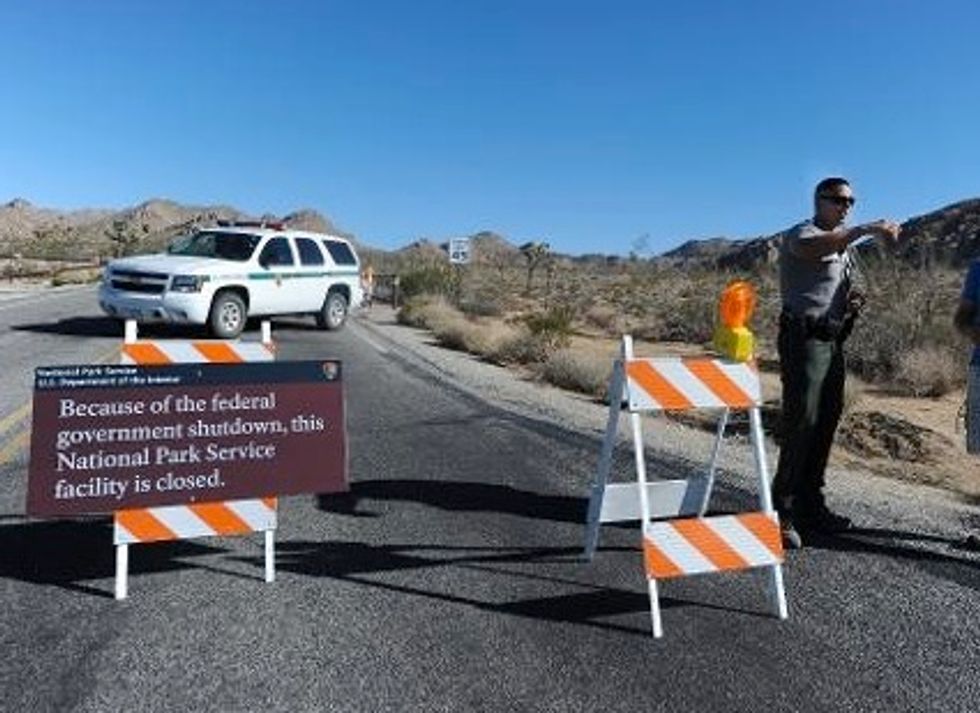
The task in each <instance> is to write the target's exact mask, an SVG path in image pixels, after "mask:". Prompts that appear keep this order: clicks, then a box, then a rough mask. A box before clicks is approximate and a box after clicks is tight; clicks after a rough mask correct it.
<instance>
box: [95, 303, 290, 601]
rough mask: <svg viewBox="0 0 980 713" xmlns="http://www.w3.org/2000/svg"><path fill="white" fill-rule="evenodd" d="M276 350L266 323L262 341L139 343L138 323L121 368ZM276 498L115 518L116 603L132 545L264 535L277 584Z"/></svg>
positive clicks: (265, 355)
mask: <svg viewBox="0 0 980 713" xmlns="http://www.w3.org/2000/svg"><path fill="white" fill-rule="evenodd" d="M275 358H276V348H275V345H274V344H273V342H272V329H271V326H270V324H269V322H263V323H262V341H261V342H248V341H226V340H201V341H188V340H159V341H148V340H146V341H140V340H138V339H137V326H136V322H135V321H132V320H128V321H127V322H126V333H125V339H124V342H123V345H122V354H121V357H120V363H121V364H187V363H192V364H193V363H221V364H227V363H238V362H247V361H273V360H274V359H275ZM276 509H277V499H276V498H252V499H245V500H228V501H224V502H202V503H191V504H187V505H168V506H162V507H148V508H133V509H129V510H119V511H117V512H115V513H114V516H113V532H114V536H113V541H114V543H115V546H116V599H125V598H126V596H127V592H128V587H127V580H128V574H129V545H130V544H136V543H147V542H162V541H167V540H183V539H188V538H192V537H217V536H220V537H230V536H235V535H247V534H251V533H253V532H264V533H265V581H266V582H272V581H275V539H274V535H275V530H276Z"/></svg>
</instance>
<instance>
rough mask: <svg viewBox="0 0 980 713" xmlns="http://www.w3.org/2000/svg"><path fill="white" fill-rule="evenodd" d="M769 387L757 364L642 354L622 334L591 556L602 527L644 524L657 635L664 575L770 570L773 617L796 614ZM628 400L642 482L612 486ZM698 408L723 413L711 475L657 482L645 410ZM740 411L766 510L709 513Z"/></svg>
mask: <svg viewBox="0 0 980 713" xmlns="http://www.w3.org/2000/svg"><path fill="white" fill-rule="evenodd" d="M761 391H762V390H761V384H760V380H759V373H758V370H757V369H756V366H755V364H754V363H752V362H735V361H727V360H724V359H717V358H712V357H704V358H685V359H681V358H653V359H638V358H635V357H634V356H633V341H632V338H631V337H629V336H624V337H623V343H622V348H621V352H620V358H619V359H617V360H616V362H615V364H614V366H613V375H612V380H611V383H610V388H609V399H610V405H609V420H608V421H607V423H606V434H605V439H604V440H603V444H602V450H601V453H600V456H599V466H598V468H597V470H596V474H595V479H594V480H593V482H592V490H591V495H590V498H589V509H588V529H587V533H586V543H585V555H586V557H587V558H588V559H591V558H592V557H593V555H594V554H595V550H596V547H597V545H598V541H599V528H600V526H601V524H602V523H605V522H622V521H625V520H640V522H641V532H642V542H643V556H644V564H645V569H646V575H647V583H648V589H649V593H650V615H651V623H652V626H653V635H654V636H655V637H658V638H659V637H660V636H661V635H662V634H663V629H662V626H661V620H660V604H659V600H658V595H657V580H660V579H668V578H672V577H680V576H685V575H689V574H704V573H709V572H719V571H725V570H734V569H745V568H749V567H767V568H769V571H770V573H771V580H770V595H771V599H772V607H773V610H774V613H775V615H776V616H778V617H779V618H780V619H785V618H786V617H787V612H786V595H785V593H784V591H783V574H782V569H781V566H780V565H781V563H782V561H783V548H782V540H781V538H780V532H779V521H778V519H777V516H776V513H775V512H774V511H773V508H772V499H771V496H770V493H769V475H768V464H767V462H766V454H765V445H764V439H763V433H762V418H761V416H760V413H759V406H760V404H761V402H762V394H761ZM623 401H625V403H626V407H627V409H628V410H629V414H630V422H631V426H632V431H633V451H634V457H635V461H636V482H635V483H633V482H629V483H609V482H608V480H609V475H610V470H611V466H612V457H613V449H614V447H615V444H616V433H617V430H618V428H619V419H620V412H621V411H622V408H623ZM691 409H713V410H715V411H717V412H719V414H720V418H719V423H718V432H717V437H716V439H715V443H714V448H713V449H712V454H711V462H710V464H709V466H708V471H707V473H706V474H705V475H704V476H699V477H695V478H690V479H682V480H657V481H653V482H651V481H648V479H647V472H646V462H645V460H644V453H643V431H642V428H641V421H640V414H641V413H642V412H644V411H684V410H691ZM732 410H745V411H747V412H748V416H749V435H750V438H751V444H752V451H753V455H754V457H755V466H756V471H757V474H758V481H759V501H760V506H761V511H757V512H749V513H741V514H737V515H720V516H713V517H705V513H706V511H707V508H708V500H709V498H710V497H711V489H712V486H713V485H714V479H715V471H716V469H717V466H718V457H719V453H720V448H721V443H722V440H723V439H724V433H725V427H726V426H727V424H728V417H729V414H730V412H731V411H732Z"/></svg>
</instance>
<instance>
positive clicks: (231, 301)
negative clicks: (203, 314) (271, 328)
mask: <svg viewBox="0 0 980 713" xmlns="http://www.w3.org/2000/svg"><path fill="white" fill-rule="evenodd" d="M247 318H248V309H247V308H246V307H245V300H243V299H242V298H241V297H240V296H239V295H237V294H235V293H234V292H221V293H219V294H218V295H217V296H216V297H215V298H214V302H212V303H211V314H210V315H209V316H208V327H209V328H210V330H211V334H213V335H214V336H215V337H216V338H217V339H234V338H235V337H237V336H238V335H239V334H241V333H242V330H243V329H245V321H246V319H247Z"/></svg>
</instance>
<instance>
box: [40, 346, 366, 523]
mask: <svg viewBox="0 0 980 713" xmlns="http://www.w3.org/2000/svg"><path fill="white" fill-rule="evenodd" d="M346 489H347V434H346V422H345V415H344V396H343V381H342V379H341V368H340V363H339V362H335V361H330V362H321V361H299V362H253V363H246V364H180V365H167V366H105V365H86V366H58V367H40V368H38V369H37V370H36V372H35V388H34V422H33V432H32V435H31V460H30V468H29V472H28V492H27V512H28V514H29V515H32V516H59V515H79V514H95V513H109V512H113V511H115V510H122V509H126V508H133V507H145V506H154V505H180V504H187V503H192V502H203V501H216V500H233V499H238V498H252V497H266V496H273V495H297V494H300V493H330V492H339V491H344V490H346Z"/></svg>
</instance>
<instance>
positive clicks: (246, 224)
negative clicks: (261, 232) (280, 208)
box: [218, 220, 286, 230]
mask: <svg viewBox="0 0 980 713" xmlns="http://www.w3.org/2000/svg"><path fill="white" fill-rule="evenodd" d="M218 227H221V228H268V229H269V230H284V229H285V227H286V224H285V223H283V222H282V221H281V220H219V221H218Z"/></svg>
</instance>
